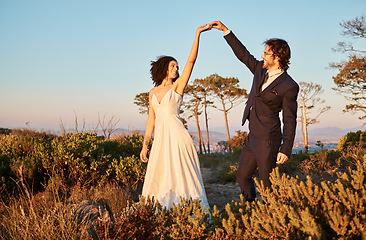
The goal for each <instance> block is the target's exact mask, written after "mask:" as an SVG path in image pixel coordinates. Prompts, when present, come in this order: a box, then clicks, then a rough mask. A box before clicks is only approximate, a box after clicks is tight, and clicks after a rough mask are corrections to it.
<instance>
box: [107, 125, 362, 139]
mask: <svg viewBox="0 0 366 240" xmlns="http://www.w3.org/2000/svg"><path fill="white" fill-rule="evenodd" d="M358 130H362V131H365V128H363V129H362V128H347V129H342V128H338V127H325V128H309V129H308V136H309V142H313V143H316V142H317V141H321V142H322V143H338V141H339V139H340V138H341V137H343V136H344V135H346V134H347V133H349V132H357V131H358ZM134 131H138V132H140V133H141V134H144V132H145V131H144V130H127V129H117V130H116V131H115V132H114V135H115V134H120V133H122V132H123V134H128V133H131V132H134ZM243 131H244V129H243ZM189 134H191V135H192V136H193V141H194V142H195V143H197V142H198V134H197V132H194V131H189ZM202 134H203V139H204V141H206V131H202ZM235 135H236V133H235V132H231V133H230V136H231V137H232V136H235ZM226 140H227V137H226V133H225V131H224V132H221V131H210V142H211V143H216V142H219V141H226ZM300 142H303V137H302V133H301V128H297V133H296V138H295V143H300Z"/></svg>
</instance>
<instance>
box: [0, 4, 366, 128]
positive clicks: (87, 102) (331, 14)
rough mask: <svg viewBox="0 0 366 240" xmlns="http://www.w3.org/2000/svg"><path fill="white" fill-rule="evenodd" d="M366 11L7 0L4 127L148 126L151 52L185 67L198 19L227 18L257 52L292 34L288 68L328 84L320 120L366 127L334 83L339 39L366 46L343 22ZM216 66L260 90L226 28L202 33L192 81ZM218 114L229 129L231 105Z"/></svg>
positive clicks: (237, 113) (0, 34)
mask: <svg viewBox="0 0 366 240" xmlns="http://www.w3.org/2000/svg"><path fill="white" fill-rule="evenodd" d="M365 12H366V2H365V1H364V0H348V1H344V0H342V1H339V0H324V1H319V0H317V1H314V0H309V1H280V0H279V1H266V0H263V1H246V0H227V1H216V0H212V1H204V0H202V1H200V0H194V1H191V0H185V1H162V0H155V1H144V0H136V1H122V0H119V1H117V0H104V1H101V0H99V1H97V0H63V1H61V0H56V1H46V0H44V1H38V0H22V1H21V0H11V1H6V0H0V127H3V128H28V127H29V128H32V129H38V130H58V129H59V127H60V121H62V123H63V125H64V126H66V127H70V128H72V127H73V126H74V120H75V117H77V119H78V121H79V123H80V124H81V122H82V121H85V123H86V128H89V129H92V128H94V127H95V126H96V124H97V122H98V116H100V117H103V116H104V115H105V116H106V119H108V118H110V117H112V116H114V117H115V118H116V119H119V122H118V125H117V127H119V128H124V129H128V130H144V128H145V124H146V120H147V115H141V114H139V111H138V107H137V106H136V105H135V104H134V103H133V102H134V98H135V96H136V95H137V94H139V93H142V92H148V91H149V90H150V89H151V88H153V83H152V81H151V78H150V73H149V70H150V63H151V61H152V60H156V58H157V57H158V56H161V55H170V56H174V57H175V58H176V59H177V60H178V63H179V65H180V69H183V67H184V64H185V62H186V60H187V58H188V55H189V52H190V49H191V46H192V43H193V39H194V35H195V31H196V28H197V27H198V26H200V25H203V24H205V23H210V22H212V21H214V20H220V21H222V22H223V23H224V24H225V25H226V26H227V27H228V28H229V29H231V30H232V31H233V32H234V33H235V35H236V36H237V37H238V38H239V39H240V40H241V41H242V43H243V44H244V45H245V46H246V47H247V48H248V50H249V51H250V52H251V53H252V54H253V55H254V56H255V57H256V58H257V59H261V55H262V53H263V50H264V47H265V46H264V45H263V41H265V40H267V39H269V38H273V37H277V38H283V39H285V40H286V41H287V42H288V43H289V45H290V47H291V52H292V58H291V65H290V69H289V70H288V73H289V74H290V75H291V76H292V77H293V79H295V81H297V82H301V81H305V82H314V83H318V84H321V85H322V86H323V89H324V93H323V94H322V95H321V96H320V97H322V98H324V99H325V100H326V102H325V105H329V106H331V110H330V111H329V112H327V113H325V114H324V115H322V116H321V117H320V118H319V121H320V122H319V123H318V124H316V125H313V126H311V128H324V127H339V128H359V129H364V128H363V127H362V121H361V120H359V119H358V116H359V115H357V114H355V115H353V114H351V113H346V114H345V113H343V112H342V110H343V109H344V107H345V105H346V104H347V103H349V102H347V101H346V100H345V98H344V97H343V96H342V95H339V94H337V93H336V92H335V91H334V90H332V88H333V87H335V84H334V83H333V79H332V76H335V75H336V74H337V70H335V69H330V68H329V64H330V63H332V62H340V61H341V60H346V59H347V56H346V55H345V54H344V53H340V52H334V51H333V50H332V48H334V47H336V45H337V43H338V42H339V41H347V42H352V43H353V44H354V45H355V46H356V47H358V48H360V49H363V50H365V49H366V41H365V40H356V39H352V38H347V37H345V36H342V35H341V34H340V32H341V30H342V29H341V27H340V25H339V24H340V23H341V22H342V21H347V20H351V19H354V18H355V17H360V16H362V15H365ZM214 73H216V74H218V75H220V76H223V77H237V78H238V79H239V81H240V87H241V88H245V89H247V90H248V91H249V90H250V87H251V81H252V74H251V73H250V72H249V70H248V69H247V68H246V67H245V66H244V65H243V64H242V63H241V62H239V61H238V60H237V59H236V57H235V56H234V54H233V53H232V51H231V49H230V47H229V46H228V45H227V43H226V41H225V40H224V39H223V33H222V32H220V31H218V30H216V29H213V30H211V31H208V32H204V33H202V35H201V41H200V48H199V54H198V58H197V62H196V65H195V67H194V69H193V72H192V75H191V79H190V81H191V82H193V80H194V79H196V78H205V77H207V76H209V75H211V74H214ZM243 108H244V103H242V104H240V105H239V106H237V107H236V108H234V109H233V110H232V111H231V112H230V113H229V125H230V128H231V131H234V130H238V129H241V130H246V129H247V126H246V125H245V126H244V127H241V126H240V125H241V116H242V113H243ZM209 118H210V122H209V125H210V128H211V129H213V130H217V131H221V132H224V126H225V124H224V116H223V113H222V112H220V111H218V110H216V109H209ZM188 123H189V130H191V131H194V126H195V125H194V122H193V120H189V122H188ZM201 124H202V126H203V119H202V123H201Z"/></svg>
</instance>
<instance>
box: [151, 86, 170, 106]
mask: <svg viewBox="0 0 366 240" xmlns="http://www.w3.org/2000/svg"><path fill="white" fill-rule="evenodd" d="M172 89H173V88H171V89H169V90H168V91H166V93H165V94H164V96H163V97H162V98H161V100H160V102H159V100H158V97H157V96H156V94H155V92H154V96H155V99H156V102H157V103H158V104H159V105H160V104H161V103H162V102H163V100H164V98H165V96H166V95H168V92H169V91H170V90H172Z"/></svg>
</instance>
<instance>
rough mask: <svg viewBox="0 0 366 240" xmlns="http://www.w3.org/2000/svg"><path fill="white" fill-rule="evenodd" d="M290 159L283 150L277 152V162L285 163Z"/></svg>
mask: <svg viewBox="0 0 366 240" xmlns="http://www.w3.org/2000/svg"><path fill="white" fill-rule="evenodd" d="M287 160H288V157H287V155H286V154H283V153H281V152H279V153H278V154H277V162H276V163H277V164H284V163H285V162H286V161H287Z"/></svg>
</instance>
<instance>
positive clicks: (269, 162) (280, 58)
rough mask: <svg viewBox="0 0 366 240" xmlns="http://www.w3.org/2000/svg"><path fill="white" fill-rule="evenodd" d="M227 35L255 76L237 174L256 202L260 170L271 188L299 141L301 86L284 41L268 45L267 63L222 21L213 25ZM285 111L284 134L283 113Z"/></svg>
mask: <svg viewBox="0 0 366 240" xmlns="http://www.w3.org/2000/svg"><path fill="white" fill-rule="evenodd" d="M211 26H212V27H213V28H216V29H218V30H221V31H223V32H224V35H225V36H224V38H225V40H226V41H227V43H228V44H229V45H230V47H231V49H232V50H233V52H234V54H235V55H236V57H237V58H238V59H239V60H240V61H241V62H243V63H244V64H245V65H246V66H247V67H248V68H249V70H250V71H251V72H252V73H253V74H254V78H253V83H252V88H251V90H250V93H249V97H248V101H247V103H246V106H245V110H244V115H243V120H242V125H244V123H245V121H246V120H249V135H248V138H247V139H246V141H245V144H244V146H243V149H242V152H241V155H240V162H239V167H238V172H237V175H236V177H237V180H238V182H239V185H240V188H241V191H242V194H243V196H244V197H245V199H246V200H247V201H253V200H254V199H255V198H256V193H255V186H254V181H253V178H252V176H253V174H254V172H255V170H256V169H257V168H258V172H259V177H260V179H261V180H262V181H263V184H264V186H265V187H267V188H269V187H270V186H271V183H270V180H269V174H270V173H271V171H272V170H273V168H275V167H276V163H278V164H283V163H285V162H286V161H287V160H288V158H289V156H290V155H291V151H292V146H293V142H294V138H295V129H296V112H297V102H296V99H297V94H298V92H299V86H298V84H297V83H296V82H295V81H294V80H293V79H292V78H291V77H290V75H288V74H287V69H288V65H289V64H290V56H291V53H290V47H289V46H288V44H287V42H286V41H285V40H282V39H269V40H267V41H265V44H266V48H265V49H264V53H263V55H262V58H263V60H262V61H259V60H257V59H255V58H254V57H253V56H252V55H251V54H250V53H249V51H248V50H247V49H246V48H245V47H244V45H243V44H242V43H241V42H240V41H239V40H238V39H237V38H236V36H235V35H234V33H233V32H231V31H230V30H229V29H228V28H227V27H226V26H225V25H224V24H223V23H221V22H220V21H214V22H212V23H211ZM281 110H282V123H283V131H281V122H280V118H279V113H280V111H281Z"/></svg>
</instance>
